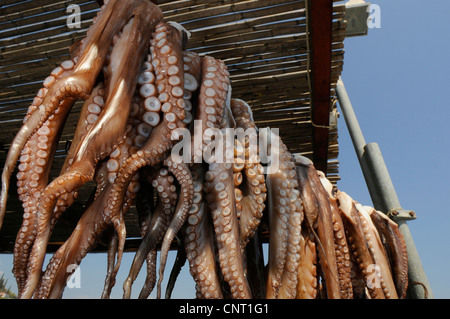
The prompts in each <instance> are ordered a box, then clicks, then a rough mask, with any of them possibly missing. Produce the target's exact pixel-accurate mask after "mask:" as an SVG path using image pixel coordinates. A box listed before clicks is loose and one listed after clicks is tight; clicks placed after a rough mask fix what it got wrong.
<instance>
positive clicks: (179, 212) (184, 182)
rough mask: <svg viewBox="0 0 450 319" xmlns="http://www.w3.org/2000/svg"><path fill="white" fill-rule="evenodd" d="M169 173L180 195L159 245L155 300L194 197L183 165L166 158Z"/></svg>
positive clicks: (187, 172) (159, 294)
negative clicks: (173, 243)
mask: <svg viewBox="0 0 450 319" xmlns="http://www.w3.org/2000/svg"><path fill="white" fill-rule="evenodd" d="M164 165H166V166H167V167H168V169H169V171H170V172H171V173H172V174H173V175H174V176H175V178H176V179H177V181H178V183H179V184H180V186H181V194H180V197H179V199H178V203H177V207H176V209H175V213H174V215H173V218H172V220H171V222H170V225H169V228H168V229H167V231H166V233H165V235H164V239H163V242H162V245H161V259H160V267H159V279H158V283H157V298H158V299H159V298H160V297H161V283H162V280H163V277H164V269H165V266H166V262H167V255H168V253H169V250H170V245H171V244H172V241H173V239H174V238H175V236H176V234H177V233H178V231H179V230H180V229H181V227H182V226H183V224H184V222H185V221H186V217H187V214H188V211H189V210H190V208H191V205H192V201H193V197H194V185H193V181H192V175H191V172H190V170H189V168H188V166H187V164H185V163H176V162H174V161H173V160H172V158H167V159H166V160H165V161H164Z"/></svg>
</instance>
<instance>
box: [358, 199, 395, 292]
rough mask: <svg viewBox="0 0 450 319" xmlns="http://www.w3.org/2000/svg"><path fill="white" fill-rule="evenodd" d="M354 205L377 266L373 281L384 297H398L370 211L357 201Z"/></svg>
mask: <svg viewBox="0 0 450 319" xmlns="http://www.w3.org/2000/svg"><path fill="white" fill-rule="evenodd" d="M355 207H356V210H357V212H358V213H359V215H360V218H361V222H362V226H363V230H364V234H365V236H366V241H367V245H368V246H369V249H370V252H371V253H372V255H373V258H374V261H375V264H376V266H377V268H376V269H375V271H374V273H375V274H376V276H377V277H376V278H375V279H373V283H374V284H375V285H379V286H380V287H381V288H382V289H383V292H384V294H385V296H386V298H388V299H398V295H397V290H396V287H395V284H394V281H393V277H392V272H391V267H390V264H389V260H388V257H387V255H386V251H385V249H384V246H383V244H382V242H381V238H380V235H379V234H378V230H377V229H376V227H375V225H374V224H373V222H372V220H371V218H370V215H369V214H370V213H369V212H368V211H367V210H366V207H363V206H362V205H361V204H359V203H355ZM374 277H375V276H374Z"/></svg>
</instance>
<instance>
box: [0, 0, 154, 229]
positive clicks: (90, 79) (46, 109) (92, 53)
mask: <svg viewBox="0 0 450 319" xmlns="http://www.w3.org/2000/svg"><path fill="white" fill-rule="evenodd" d="M113 12H114V14H112V13H113ZM133 14H134V17H135V19H136V20H140V17H142V16H143V17H145V20H147V22H148V20H150V21H149V22H150V23H149V24H150V27H151V26H152V25H155V24H156V23H157V22H159V21H161V20H162V19H163V16H162V12H161V10H160V9H159V8H158V7H157V6H156V5H154V4H153V3H151V2H148V1H144V0H141V1H126V2H122V1H117V0H112V1H109V2H108V4H106V5H105V6H104V8H103V10H101V11H100V13H99V16H98V18H97V19H96V21H97V22H96V23H95V24H93V25H92V26H91V28H90V30H89V32H88V35H87V37H86V40H85V41H84V43H83V45H82V48H81V49H80V53H79V59H77V62H76V65H75V67H74V69H73V72H72V73H71V74H70V75H68V76H66V77H64V78H60V79H58V80H57V81H56V82H55V83H54V84H53V85H52V86H51V88H50V90H49V91H48V93H47V94H46V95H45V97H44V98H43V101H42V103H41V104H40V105H39V108H37V109H36V110H34V111H33V112H32V114H31V115H30V116H29V117H28V119H27V121H26V123H24V125H23V126H22V127H21V128H20V130H19V132H18V133H17V135H16V136H15V137H14V140H13V142H12V144H11V147H10V149H9V151H8V154H7V158H6V161H5V167H4V170H3V172H2V193H1V200H0V226H1V222H2V221H3V216H4V211H5V207H6V199H7V198H6V197H7V194H8V188H9V178H10V177H11V174H12V171H13V169H14V166H15V164H16V162H17V160H18V158H19V155H20V151H21V150H22V148H23V147H24V146H25V144H26V142H27V140H28V139H29V138H30V137H31V135H32V134H33V133H34V132H35V131H37V130H38V129H39V128H40V127H41V126H42V125H43V123H44V122H45V121H46V120H47V119H48V117H49V116H50V115H51V114H52V113H53V112H54V110H55V109H56V108H57V107H58V106H59V105H60V102H61V101H63V100H64V99H66V98H69V97H70V98H81V99H83V98H85V97H86V96H87V95H88V94H90V92H91V90H92V88H93V86H94V83H95V81H96V79H97V76H98V74H99V72H100V70H101V68H102V66H103V63H104V61H105V56H106V54H107V50H108V48H109V44H110V43H111V41H112V37H113V35H114V34H116V33H117V32H118V30H120V29H121V28H122V27H123V25H124V24H125V23H126V22H127V21H128V20H129V18H131V16H132V15H133ZM142 29H143V30H151V28H148V25H147V28H142ZM136 33H139V32H136ZM142 36H143V37H144V38H145V31H144V34H142ZM142 42H145V41H136V43H137V45H133V46H129V49H130V51H131V48H133V49H132V50H133V52H132V53H133V54H136V53H138V54H139V52H140V51H141V49H140V47H141V46H142V45H141V43H142ZM136 49H137V50H136ZM124 60H128V59H124ZM136 60H139V59H135V60H133V59H131V60H130V61H136ZM132 64H133V63H132ZM128 67H129V68H130V70H132V69H133V67H132V65H129V66H128ZM120 73H121V72H118V74H120ZM125 73H127V72H125ZM128 74H130V75H131V74H133V72H128Z"/></svg>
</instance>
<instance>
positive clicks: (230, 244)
mask: <svg viewBox="0 0 450 319" xmlns="http://www.w3.org/2000/svg"><path fill="white" fill-rule="evenodd" d="M227 110H228V111H229V108H228V106H226V107H225V111H227ZM225 115H227V116H225V117H224V118H223V120H222V121H221V127H229V124H230V122H231V121H232V120H233V119H232V117H231V112H226V113H225ZM224 154H225V152H224ZM205 191H206V193H207V195H206V200H207V201H208V208H209V210H210V211H211V216H212V220H213V224H214V231H215V234H216V241H217V247H218V252H219V263H220V268H221V271H222V274H223V277H224V280H225V281H226V282H227V283H228V285H229V288H230V292H231V295H232V297H233V298H235V299H238V298H239V299H248V298H251V291H250V286H249V284H248V282H247V278H246V276H245V266H244V256H243V254H242V250H241V247H240V235H239V224H238V220H237V214H236V203H235V199H234V181H233V165H232V164H230V163H226V162H225V163H220V162H218V161H215V162H212V163H210V164H209V170H208V171H207V172H206V174H205Z"/></svg>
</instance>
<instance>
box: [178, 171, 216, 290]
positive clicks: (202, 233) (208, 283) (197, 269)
mask: <svg viewBox="0 0 450 319" xmlns="http://www.w3.org/2000/svg"><path fill="white" fill-rule="evenodd" d="M204 170H205V169H204V168H203V167H202V166H201V165H200V166H198V167H197V168H196V169H195V170H194V171H192V176H193V181H194V198H193V203H192V206H191V209H190V210H189V212H188V217H187V226H186V229H185V240H184V243H185V249H186V257H187V259H188V261H189V270H190V273H191V275H192V277H193V278H194V281H195V283H196V295H197V297H198V298H206V299H210V298H214V299H218V298H223V295H222V291H221V289H220V286H221V285H220V281H219V277H218V276H217V269H216V256H215V251H214V238H213V233H212V232H211V228H210V227H211V221H210V216H209V214H208V211H207V209H208V208H207V203H206V202H205V198H204V197H205V196H204V191H203V185H204V174H205V172H204Z"/></svg>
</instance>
